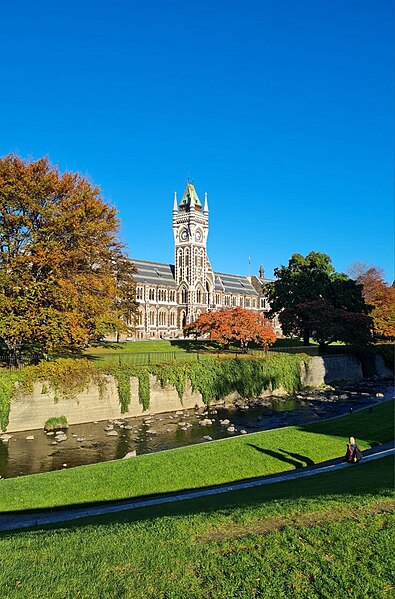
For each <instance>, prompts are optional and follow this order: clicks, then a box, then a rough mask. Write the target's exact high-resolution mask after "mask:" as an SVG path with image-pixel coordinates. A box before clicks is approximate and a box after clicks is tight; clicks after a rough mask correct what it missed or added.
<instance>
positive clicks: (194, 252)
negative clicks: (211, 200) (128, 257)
mask: <svg viewBox="0 0 395 599" xmlns="http://www.w3.org/2000/svg"><path fill="white" fill-rule="evenodd" d="M208 215H209V210H208V201H207V194H205V197H204V206H202V204H201V202H200V200H199V197H198V195H197V193H196V190H195V187H194V186H193V184H192V183H190V182H189V183H188V185H187V187H186V189H185V192H184V195H183V197H182V199H181V202H180V204H178V202H177V195H176V193H175V194H174V203H173V235H174V265H173V264H163V263H160V262H148V261H145V260H133V262H134V264H135V266H136V268H137V274H136V275H135V280H136V299H137V303H138V304H139V308H138V316H137V321H136V323H135V326H132V323H131V326H130V332H129V336H128V338H129V339H164V338H168V339H172V338H178V337H182V335H183V332H182V331H183V327H184V326H185V325H186V324H189V323H190V322H193V321H194V320H196V318H198V316H199V315H200V314H201V313H202V312H207V311H208V310H218V309H221V308H227V307H229V308H231V307H236V306H241V307H243V308H248V309H250V310H255V311H258V312H260V313H263V314H265V313H267V312H268V311H269V305H268V302H267V299H266V298H265V297H264V295H263V293H262V283H263V282H267V281H268V279H265V278H264V272H263V268H262V267H261V268H260V271H259V277H257V276H241V275H233V274H225V273H218V272H214V271H213V269H212V267H211V264H210V260H209V258H208V256H207V237H208ZM273 324H274V327H275V330H276V333H277V334H278V335H280V334H281V328H280V326H279V323H278V321H277V319H275V321H274V323H273Z"/></svg>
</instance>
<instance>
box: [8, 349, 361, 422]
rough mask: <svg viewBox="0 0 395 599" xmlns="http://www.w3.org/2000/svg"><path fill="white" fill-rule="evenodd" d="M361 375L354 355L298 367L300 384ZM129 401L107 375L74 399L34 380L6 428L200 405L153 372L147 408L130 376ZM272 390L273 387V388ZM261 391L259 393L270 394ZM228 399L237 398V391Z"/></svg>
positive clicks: (189, 391)
mask: <svg viewBox="0 0 395 599" xmlns="http://www.w3.org/2000/svg"><path fill="white" fill-rule="evenodd" d="M361 378H362V369H361V365H360V363H359V361H358V359H357V358H356V357H355V356H329V357H325V358H322V357H313V358H311V360H310V361H309V363H308V364H307V366H306V367H302V385H303V386H309V387H318V386H319V385H321V384H323V383H330V382H333V381H340V380H357V379H361ZM130 386H131V402H130V405H129V411H128V412H127V413H126V414H121V411H120V405H119V400H118V393H117V388H116V383H115V380H114V379H113V378H112V377H110V376H108V377H107V384H106V386H105V390H104V393H103V394H102V396H100V393H99V389H98V387H97V386H96V385H91V386H90V387H89V389H87V390H86V391H84V392H83V393H80V394H78V395H77V396H76V397H75V399H59V400H58V401H55V400H54V394H53V392H49V393H44V394H43V393H42V389H43V387H42V384H41V383H36V384H35V386H34V391H33V393H32V394H31V395H29V396H27V395H22V396H21V397H19V398H18V399H15V400H14V401H13V402H12V405H11V410H10V419H9V425H8V429H7V430H8V432H16V431H22V430H29V429H35V428H42V427H43V426H44V424H45V422H46V421H47V420H48V418H51V417H53V416H66V418H67V420H68V422H69V424H79V423H83V422H92V421H95V420H108V419H116V418H122V417H125V416H129V417H130V416H141V415H145V414H150V413H160V412H169V411H175V410H181V409H185V408H193V407H194V406H195V405H198V406H199V407H202V406H203V405H204V404H203V402H202V399H201V396H200V393H198V392H196V391H195V392H192V389H191V386H190V385H189V384H187V387H186V389H185V393H184V398H183V403H181V401H180V400H179V398H178V395H177V391H176V389H175V387H173V386H171V385H168V386H166V387H165V388H164V389H162V387H161V386H160V384H159V383H158V381H157V380H156V378H155V377H154V376H151V377H150V387H151V402H150V408H149V410H148V411H144V410H143V407H142V405H141V404H140V403H139V399H138V379H137V378H135V377H132V378H131V381H130ZM274 391H276V390H274ZM270 393H271V392H270V391H264V392H263V393H262V395H263V396H267V395H270ZM227 399H228V400H234V399H237V393H233V394H231V395H230V396H229V397H228V398H227Z"/></svg>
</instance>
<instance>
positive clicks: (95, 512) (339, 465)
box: [0, 441, 395, 532]
mask: <svg viewBox="0 0 395 599" xmlns="http://www.w3.org/2000/svg"><path fill="white" fill-rule="evenodd" d="M393 453H395V447H394V441H391V442H389V443H385V444H383V445H379V446H378V447H373V448H372V449H368V450H366V451H364V452H363V455H364V459H363V463H365V462H370V461H371V460H377V459H379V458H382V457H384V456H389V455H391V454H393ZM355 467H357V466H353V465H352V464H346V463H344V462H343V461H342V458H336V459H334V460H328V461H327V462H321V463H320V464H314V465H313V466H306V467H303V468H298V469H296V470H292V471H288V472H280V473H278V474H273V475H270V476H260V477H257V478H250V479H246V480H243V481H241V482H234V483H226V484H222V485H217V486H214V487H204V488H199V489H194V490H190V491H179V492H174V493H165V494H162V495H157V496H154V497H153V496H150V497H149V498H144V497H142V498H134V499H127V500H122V501H107V502H103V503H96V504H94V505H92V504H86V505H85V506H82V507H80V506H79V507H73V506H70V507H67V506H66V507H64V508H55V509H43V510H36V511H25V512H7V513H2V514H0V532H5V531H12V530H20V529H23V528H30V527H33V526H44V525H46V524H57V523H61V522H68V521H71V520H78V519H79V518H87V517H90V516H100V515H103V514H110V513H115V512H122V511H126V510H134V509H138V508H141V507H147V506H153V505H163V504H166V503H171V502H174V501H184V500H185V499H196V498H197V497H205V496H208V495H216V494H218V493H227V492H229V491H238V490H240V489H248V488H250V487H260V486H262V485H269V484H273V483H277V482H284V481H287V480H294V479H295V478H304V477H306V476H314V475H315V474H322V473H326V472H333V471H335V470H341V469H343V468H355ZM0 489H1V487H0Z"/></svg>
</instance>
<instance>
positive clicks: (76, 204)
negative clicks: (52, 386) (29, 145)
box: [0, 155, 135, 358]
mask: <svg viewBox="0 0 395 599" xmlns="http://www.w3.org/2000/svg"><path fill="white" fill-rule="evenodd" d="M118 228H119V220H118V218H117V214H116V210H115V208H113V207H112V206H110V205H109V204H107V203H106V202H104V201H103V199H102V198H101V196H100V190H99V188H98V187H95V186H94V185H92V183H90V182H89V181H88V180H87V179H86V178H84V177H81V176H80V175H79V174H76V173H70V172H66V173H64V174H63V175H61V174H60V173H59V171H58V169H57V168H55V167H53V166H51V164H50V163H49V161H48V160H47V159H46V158H42V159H40V160H38V161H35V162H25V161H23V160H21V159H20V158H18V157H16V156H13V155H9V156H6V157H5V158H3V159H0V339H2V340H3V342H4V343H5V344H6V346H7V348H8V350H9V352H10V354H11V355H12V356H14V357H15V358H16V357H17V356H18V354H19V352H20V350H21V348H22V346H23V345H26V344H32V346H33V347H34V348H36V349H38V351H39V352H40V353H46V352H48V351H51V350H54V349H58V348H62V349H63V348H65V347H68V348H71V349H73V348H79V347H81V346H83V345H84V344H85V343H86V342H87V340H88V339H89V337H92V336H95V335H99V334H103V333H105V332H107V331H109V330H112V331H116V330H119V329H121V328H122V327H123V326H124V325H123V319H124V316H125V315H126V314H127V313H129V312H133V311H134V310H135V302H134V284H133V273H134V267H133V265H132V264H131V262H130V260H128V259H127V258H126V256H125V255H124V254H123V250H122V246H121V245H120V243H119V241H118V239H117V233H118Z"/></svg>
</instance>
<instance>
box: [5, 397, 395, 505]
mask: <svg viewBox="0 0 395 599" xmlns="http://www.w3.org/2000/svg"><path fill="white" fill-rule="evenodd" d="M393 409H394V401H393V400H391V401H387V402H384V403H382V404H379V405H377V406H375V407H374V408H373V411H372V412H370V410H369V409H366V410H362V411H360V412H356V413H354V414H351V415H348V416H345V417H342V418H337V419H334V420H329V421H326V422H321V423H318V424H314V425H309V426H304V427H289V428H285V429H277V430H272V431H267V432H260V433H255V434H253V435H245V436H239V437H235V438H232V439H225V440H221V441H216V442H211V443H205V444H201V445H195V446H190V447H183V448H180V449H177V450H171V451H166V452H162V453H156V454H151V455H142V456H138V457H137V458H132V459H129V460H119V461H114V462H103V463H100V464H93V465H89V466H80V467H77V468H74V469H71V470H62V471H56V472H48V473H43V474H36V475H32V476H25V477H20V478H14V479H5V480H2V481H0V490H1V493H0V510H2V511H11V510H22V509H32V508H41V507H52V506H59V505H71V504H81V503H86V502H94V501H106V500H112V499H122V498H129V497H138V496H145V495H151V494H156V493H163V492H168V491H178V490H180V489H187V488H196V487H204V486H209V485H215V484H219V483H226V482H231V481H235V480H240V479H244V478H249V477H254V476H261V475H266V474H273V473H276V472H281V471H284V470H293V469H294V468H295V467H302V466H305V465H306V464H310V463H319V462H322V461H324V460H326V459H330V458H334V457H338V456H341V455H344V452H345V443H346V440H347V438H348V436H349V435H351V434H352V435H354V436H355V437H356V438H357V440H358V443H359V444H360V445H361V447H362V448H363V449H364V448H368V447H371V446H372V445H375V444H380V443H384V442H386V441H389V440H391V439H393V437H394V430H393V429H394V427H393ZM203 434H204V432H202V436H203Z"/></svg>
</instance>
